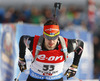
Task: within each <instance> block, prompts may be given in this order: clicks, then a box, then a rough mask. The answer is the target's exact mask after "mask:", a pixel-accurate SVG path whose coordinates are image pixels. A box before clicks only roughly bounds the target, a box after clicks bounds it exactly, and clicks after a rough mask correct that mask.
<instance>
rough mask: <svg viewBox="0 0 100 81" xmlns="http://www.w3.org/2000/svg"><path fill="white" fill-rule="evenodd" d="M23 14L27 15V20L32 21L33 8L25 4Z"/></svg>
mask: <svg viewBox="0 0 100 81" xmlns="http://www.w3.org/2000/svg"><path fill="white" fill-rule="evenodd" d="M22 12H23V15H24V16H25V17H26V20H25V22H28V23H30V16H31V9H30V7H29V6H28V5H24V6H23V8H22Z"/></svg>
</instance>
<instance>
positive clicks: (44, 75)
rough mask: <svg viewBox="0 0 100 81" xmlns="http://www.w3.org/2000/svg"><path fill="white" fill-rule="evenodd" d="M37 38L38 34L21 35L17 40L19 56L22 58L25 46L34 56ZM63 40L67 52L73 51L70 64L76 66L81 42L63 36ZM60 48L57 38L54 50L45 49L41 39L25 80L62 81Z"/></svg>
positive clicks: (62, 59) (61, 53) (81, 48)
mask: <svg viewBox="0 0 100 81" xmlns="http://www.w3.org/2000/svg"><path fill="white" fill-rule="evenodd" d="M38 39H39V36H35V37H30V36H25V35H24V36H22V37H21V38H20V42H19V58H24V56H25V50H26V47H27V48H28V49H29V50H30V51H31V53H32V55H33V58H34V57H35V51H36V45H37V43H38ZM64 40H65V42H66V47H67V50H68V53H71V52H74V59H73V63H72V64H73V65H76V66H78V64H79V60H80V57H81V55H82V51H83V42H82V41H81V40H76V39H67V38H64ZM61 48H62V47H61V43H60V40H59V38H58V42H57V45H56V47H55V49H54V50H48V49H46V48H45V46H44V39H43V43H42V50H41V51H40V52H39V54H38V57H37V58H36V60H35V61H34V62H32V64H31V67H30V74H29V76H28V79H27V81H63V66H64V60H65V58H64V53H63V52H62V50H61Z"/></svg>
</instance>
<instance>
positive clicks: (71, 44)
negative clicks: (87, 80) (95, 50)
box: [64, 39, 84, 79]
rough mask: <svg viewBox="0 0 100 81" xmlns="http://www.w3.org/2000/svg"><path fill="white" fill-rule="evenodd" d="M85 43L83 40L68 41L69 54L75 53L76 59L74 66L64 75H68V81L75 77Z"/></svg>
mask: <svg viewBox="0 0 100 81" xmlns="http://www.w3.org/2000/svg"><path fill="white" fill-rule="evenodd" d="M83 46H84V43H83V41H81V40H76V39H68V53H70V52H74V59H73V63H72V65H71V66H70V67H69V68H68V70H67V71H66V72H65V74H64V75H66V74H67V79H68V78H70V77H73V76H75V74H76V72H77V68H78V64H79V60H80V58H81V55H82V52H83Z"/></svg>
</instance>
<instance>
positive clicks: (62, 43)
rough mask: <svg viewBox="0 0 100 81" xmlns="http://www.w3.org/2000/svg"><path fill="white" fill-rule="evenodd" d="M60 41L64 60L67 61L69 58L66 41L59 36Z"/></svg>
mask: <svg viewBox="0 0 100 81" xmlns="http://www.w3.org/2000/svg"><path fill="white" fill-rule="evenodd" d="M59 39H60V42H61V46H62V51H63V52H64V58H65V61H66V60H67V57H68V52H67V47H66V43H65V40H64V38H63V37H62V36H59Z"/></svg>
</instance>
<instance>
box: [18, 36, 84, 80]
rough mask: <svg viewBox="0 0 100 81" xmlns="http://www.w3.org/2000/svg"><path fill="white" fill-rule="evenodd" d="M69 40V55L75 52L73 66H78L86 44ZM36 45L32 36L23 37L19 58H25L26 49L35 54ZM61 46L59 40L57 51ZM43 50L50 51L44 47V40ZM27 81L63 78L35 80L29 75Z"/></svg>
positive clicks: (20, 43)
mask: <svg viewBox="0 0 100 81" xmlns="http://www.w3.org/2000/svg"><path fill="white" fill-rule="evenodd" d="M67 40H68V41H67V50H68V53H71V52H74V59H73V63H72V64H74V65H77V66H78V64H79V60H80V57H81V55H82V49H83V45H84V43H83V42H82V41H81V40H76V39H67ZM25 41H26V42H25ZM34 43H35V42H34V37H30V36H26V35H24V36H22V37H21V38H20V42H19V57H20V58H24V56H25V50H26V47H27V48H28V49H29V50H30V51H31V52H32V53H33V45H34ZM59 44H60V40H59V39H58V42H57V45H56V47H55V50H58V49H59ZM42 50H43V51H48V49H46V48H45V46H44V39H43V44H42ZM59 67H60V66H59ZM27 81H63V77H61V78H59V79H56V80H46V79H37V78H33V77H31V76H30V75H29V76H28V79H27Z"/></svg>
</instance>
